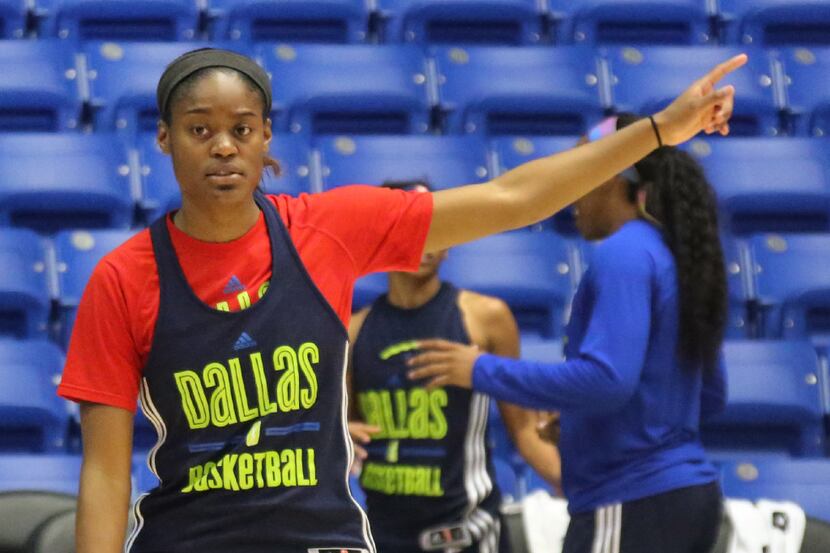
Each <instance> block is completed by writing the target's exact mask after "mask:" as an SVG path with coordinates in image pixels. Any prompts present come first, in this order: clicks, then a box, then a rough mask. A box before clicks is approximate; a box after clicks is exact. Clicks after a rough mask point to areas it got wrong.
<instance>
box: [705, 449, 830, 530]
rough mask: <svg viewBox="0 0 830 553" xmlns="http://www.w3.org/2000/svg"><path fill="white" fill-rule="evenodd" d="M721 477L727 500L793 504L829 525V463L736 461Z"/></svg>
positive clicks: (796, 460)
mask: <svg viewBox="0 0 830 553" xmlns="http://www.w3.org/2000/svg"><path fill="white" fill-rule="evenodd" d="M721 474H722V486H723V492H724V495H726V496H727V497H741V498H745V499H750V500H753V501H757V500H759V499H771V500H777V501H794V502H795V503H798V504H799V505H800V506H801V507H802V508H803V509H804V510H805V511H806V513H807V515H808V516H811V517H815V518H819V519H822V520H824V521H826V522H830V460H828V459H789V458H786V457H782V458H755V457H749V458H736V459H734V460H732V461H731V462H728V463H725V464H724V465H723V466H722V467H721ZM825 545H827V544H826V542H825Z"/></svg>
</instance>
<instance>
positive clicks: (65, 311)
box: [53, 230, 133, 346]
mask: <svg viewBox="0 0 830 553" xmlns="http://www.w3.org/2000/svg"><path fill="white" fill-rule="evenodd" d="M132 235H133V232H132V231H129V230H94V231H86V230H72V231H63V232H59V233H58V234H57V235H55V238H54V240H53V243H54V248H55V261H56V268H55V273H56V274H57V283H58V306H59V310H60V311H59V317H60V323H61V324H60V326H61V332H60V338H61V339H60V342H61V343H62V344H63V345H64V346H66V345H68V344H69V336H70V335H71V333H72V325H73V324H74V322H75V314H76V311H77V309H78V303H79V302H80V301H81V295H82V294H83V291H84V288H85V287H86V283H87V281H88V280H89V277H90V276H91V275H92V270H93V269H94V268H95V266H96V265H97V264H98V262H99V261H100V260H101V258H102V257H103V256H104V255H106V254H107V253H109V252H110V251H112V250H114V249H115V248H116V247H118V246H119V245H121V244H122V243H123V242H125V241H126V240H127V239H128V238H129V237H130V236H132Z"/></svg>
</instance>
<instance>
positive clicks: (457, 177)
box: [318, 136, 490, 190]
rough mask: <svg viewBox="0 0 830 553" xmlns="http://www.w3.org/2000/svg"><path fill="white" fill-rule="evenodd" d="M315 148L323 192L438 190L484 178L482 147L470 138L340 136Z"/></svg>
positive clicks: (485, 153) (484, 162) (485, 166)
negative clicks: (375, 187) (423, 183)
mask: <svg viewBox="0 0 830 553" xmlns="http://www.w3.org/2000/svg"><path fill="white" fill-rule="evenodd" d="M318 146H319V151H320V157H321V164H322V169H321V173H322V180H323V188H324V189H330V188H334V187H337V186H343V185H346V184H382V183H383V182H385V181H388V180H412V179H426V180H427V181H428V182H429V183H430V184H431V185H432V187H433V188H434V189H438V190H440V189H443V188H452V187H454V186H458V185H461V184H471V183H477V182H483V181H485V180H487V179H488V178H490V172H489V170H488V169H487V152H486V149H485V147H484V144H483V143H482V142H481V141H479V140H477V139H476V138H473V137H455V136H352V137H346V136H341V137H332V138H326V139H320V140H318Z"/></svg>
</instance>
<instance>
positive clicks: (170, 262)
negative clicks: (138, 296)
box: [128, 194, 374, 553]
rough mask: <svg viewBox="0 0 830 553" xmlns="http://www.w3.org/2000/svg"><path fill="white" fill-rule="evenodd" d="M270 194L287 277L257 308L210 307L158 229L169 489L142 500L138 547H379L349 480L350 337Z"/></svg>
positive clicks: (158, 465) (205, 551) (150, 386)
mask: <svg viewBox="0 0 830 553" xmlns="http://www.w3.org/2000/svg"><path fill="white" fill-rule="evenodd" d="M256 200H257V203H258V205H259V206H260V209H262V210H263V211H264V213H265V218H266V223H267V226H268V233H269V237H270V240H271V250H272V252H271V255H272V260H273V267H272V274H273V278H272V282H271V286H270V288H269V289H268V290H267V291H266V292H265V294H264V296H263V297H262V299H261V300H259V301H258V302H257V303H255V304H254V305H252V306H251V307H250V308H248V309H245V310H243V311H236V312H226V311H219V310H216V309H213V308H211V307H210V306H208V305H206V304H204V303H202V302H201V301H200V300H199V299H198V297H197V296H196V295H195V294H194V293H193V291H192V290H191V289H190V287H189V285H188V284H187V281H186V280H185V276H184V274H183V272H182V270H181V268H180V266H179V264H178V260H177V259H176V255H175V252H174V250H173V246H172V244H171V241H170V236H169V234H168V229H167V226H166V224H165V222H164V219H160V220H159V221H157V222H156V223H155V224H154V225H153V226H152V227H151V236H152V240H153V248H154V252H155V256H156V262H157V265H158V271H159V282H160V294H161V295H160V303H159V314H158V322H157V325H156V329H155V335H154V341H153V346H152V349H151V352H150V355H149V358H148V361H147V365H146V367H145V368H144V374H143V378H142V381H141V403H142V407H143V408H144V410H145V412H146V414H147V417H148V419H149V420H150V421H151V422H153V424H154V425H155V426H156V429H157V431H158V433H159V442H158V445H156V447H155V448H153V450H152V451H151V453H150V456H149V464H150V467H151V469H152V470H153V472H154V473H156V475H157V476H158V477H159V479H160V482H161V484H160V486H159V487H157V488H155V489H154V490H152V491H151V492H150V493H149V494H148V495H145V496H142V497H141V498H140V499H139V501H138V502H137V503H136V505H135V515H136V520H137V525H136V528H135V531H134V532H133V534H132V536H131V537H130V540H129V543H128V547H129V550H130V551H132V552H140V553H145V552H147V553H149V552H153V553H156V552H172V551H199V552H200V553H214V552H215V553H227V552H229V551H234V552H235V553H309V552H316V551H336V552H340V551H342V550H346V551H352V552H353V551H374V546H373V542H372V539H371V536H370V534H369V529H368V521H367V519H366V517H365V514H364V513H363V512H362V510H361V509H360V507H359V506H358V505H357V504H356V503H355V502H354V500H353V499H352V497H351V494H350V493H349V489H348V483H347V482H348V470H349V464H350V460H351V455H352V447H351V442H350V441H349V437H348V432H347V428H346V425H345V413H344V409H345V392H344V370H345V360H346V356H347V350H348V340H347V335H346V331H345V329H344V328H343V325H342V323H341V322H340V320H339V319H338V318H337V316H336V315H335V313H334V311H333V310H332V309H331V307H330V306H329V305H328V303H327V302H326V301H325V299H324V298H323V296H322V295H321V294H320V292H319V291H318V290H317V288H315V286H314V284H313V283H312V281H311V279H310V277H309V276H308V274H307V273H306V271H305V269H304V267H303V265H302V263H301V261H300V259H299V257H298V255H297V252H296V250H295V249H294V246H293V244H292V243H291V240H290V238H289V236H288V234H287V232H286V229H285V227H284V226H283V224H282V221H281V220H280V217H279V216H278V214H277V212H276V210H275V208H274V206H273V204H272V202H270V201H268V200H267V199H264V198H263V197H262V196H260V195H259V194H257V197H256Z"/></svg>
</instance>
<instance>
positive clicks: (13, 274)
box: [0, 229, 52, 338]
mask: <svg viewBox="0 0 830 553" xmlns="http://www.w3.org/2000/svg"><path fill="white" fill-rule="evenodd" d="M46 251H47V250H46V246H45V244H44V242H43V241H42V239H41V238H40V237H39V236H38V235H36V234H35V233H34V232H32V231H30V230H28V229H0V267H2V268H3V270H2V271H0V335H2V336H14V337H17V338H28V337H38V336H45V335H46V331H47V330H48V328H47V327H48V323H49V307H50V298H51V296H52V291H51V290H50V285H49V264H48V263H47V253H46Z"/></svg>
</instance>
